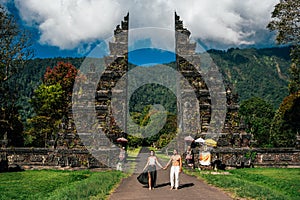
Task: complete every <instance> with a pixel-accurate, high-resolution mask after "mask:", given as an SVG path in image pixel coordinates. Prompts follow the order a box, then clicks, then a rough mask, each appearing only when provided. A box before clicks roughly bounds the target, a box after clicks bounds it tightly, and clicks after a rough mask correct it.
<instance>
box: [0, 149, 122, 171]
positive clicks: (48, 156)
mask: <svg viewBox="0 0 300 200" xmlns="http://www.w3.org/2000/svg"><path fill="white" fill-rule="evenodd" d="M104 151H110V152H104ZM111 151H114V150H101V155H112V154H113V155H114V156H110V157H109V156H107V158H101V160H105V159H106V160H105V162H104V163H106V164H108V165H109V166H114V164H116V163H117V159H118V154H119V152H118V151H114V152H111ZM111 157H113V158H114V159H111ZM108 159H111V160H108ZM0 163H1V166H0V171H8V170H9V167H16V166H19V167H20V168H23V169H30V168H39V167H45V168H46V167H47V168H53V169H60V168H61V169H64V168H71V169H88V168H107V167H108V166H107V165H104V164H103V163H101V162H99V161H98V160H97V159H95V158H94V157H93V156H92V155H91V154H90V153H89V152H88V151H87V150H84V149H48V148H1V149H0Z"/></svg>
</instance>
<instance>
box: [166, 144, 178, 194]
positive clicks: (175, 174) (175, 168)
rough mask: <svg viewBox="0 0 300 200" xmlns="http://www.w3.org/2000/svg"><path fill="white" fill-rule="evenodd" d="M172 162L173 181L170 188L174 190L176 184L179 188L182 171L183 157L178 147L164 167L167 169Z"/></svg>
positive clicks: (176, 187)
mask: <svg viewBox="0 0 300 200" xmlns="http://www.w3.org/2000/svg"><path fill="white" fill-rule="evenodd" d="M171 163H172V166H171V170H170V182H171V188H170V189H171V190H173V189H174V186H175V190H178V187H179V173H180V172H181V171H182V159H181V156H180V155H179V154H178V152H177V150H176V149H174V151H173V155H172V156H171V158H170V160H169V162H168V163H167V165H166V166H165V167H164V169H167V168H168V167H169V165H170V164H171Z"/></svg>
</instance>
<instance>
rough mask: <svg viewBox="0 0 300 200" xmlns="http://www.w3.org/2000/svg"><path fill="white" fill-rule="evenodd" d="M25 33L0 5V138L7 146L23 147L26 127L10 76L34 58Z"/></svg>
mask: <svg viewBox="0 0 300 200" xmlns="http://www.w3.org/2000/svg"><path fill="white" fill-rule="evenodd" d="M29 47H30V42H29V37H28V34H27V33H26V31H25V30H22V29H21V28H19V27H18V25H17V23H16V20H15V19H14V17H13V16H12V15H10V14H9V13H8V12H7V11H6V9H5V8H4V7H3V6H2V5H0V127H1V128H0V139H1V138H5V139H7V141H8V144H7V145H13V146H16V145H17V146H19V145H22V144H21V143H22V140H21V139H18V138H22V137H21V135H20V134H21V133H22V130H23V125H22V123H21V120H20V117H19V113H18V108H17V106H16V104H15V102H16V99H17V98H18V95H17V94H18V92H17V91H16V85H15V84H13V82H11V81H10V80H11V77H12V76H13V75H15V74H17V73H19V72H20V71H21V70H22V68H23V66H24V64H25V62H26V61H27V60H28V59H29V58H31V56H32V55H33V52H32V50H31V49H30V48H29Z"/></svg>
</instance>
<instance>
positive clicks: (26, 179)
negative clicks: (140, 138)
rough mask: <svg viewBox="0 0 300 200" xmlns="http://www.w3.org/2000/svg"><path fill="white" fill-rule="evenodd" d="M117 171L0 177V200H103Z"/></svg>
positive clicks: (117, 179) (117, 178)
mask: <svg viewBox="0 0 300 200" xmlns="http://www.w3.org/2000/svg"><path fill="white" fill-rule="evenodd" d="M125 176H126V175H125V174H124V173H122V172H119V171H103V172H91V171H88V170H84V171H57V170H33V171H23V172H11V173H1V174H0V199H1V200H6V199H10V200H11V199H18V200H19V199H34V200H36V199H47V200H48V199H49V200H50V199H60V200H63V199H65V200H67V199H72V200H73V199H106V198H107V197H108V195H109V193H110V191H111V190H112V189H113V188H114V187H115V185H117V184H118V183H119V182H120V180H121V179H122V178H123V177H125Z"/></svg>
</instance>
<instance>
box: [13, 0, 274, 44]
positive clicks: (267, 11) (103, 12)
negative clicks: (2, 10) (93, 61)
mask: <svg viewBox="0 0 300 200" xmlns="http://www.w3.org/2000/svg"><path fill="white" fill-rule="evenodd" d="M15 2H16V5H17V7H18V9H19V10H20V13H21V16H22V18H23V20H25V21H26V22H27V23H28V24H31V25H36V26H37V27H38V29H39V30H40V33H41V37H40V42H41V43H42V44H49V45H53V46H58V47H60V48H61V49H72V48H75V47H78V46H80V43H89V42H93V41H97V40H100V39H106V38H107V37H109V36H111V35H112V33H113V30H114V28H115V26H116V25H117V24H119V23H120V21H121V20H122V19H123V16H125V15H126V13H127V12H129V13H130V27H131V28H143V27H159V28H167V29H174V28H173V27H174V11H176V12H177V13H178V14H179V15H180V16H181V19H182V20H183V22H184V26H185V27H186V28H188V29H189V30H190V31H191V32H192V36H193V37H194V38H200V39H201V40H202V41H204V42H205V41H210V42H211V44H207V46H212V47H214V46H218V45H219V46H223V47H224V46H230V45H231V46H232V45H234V46H238V45H243V44H253V43H257V42H262V41H263V40H264V39H265V38H263V37H261V32H262V31H265V32H266V34H268V31H267V30H266V28H265V27H266V25H267V23H268V22H269V21H270V16H271V12H272V10H273V9H274V6H275V5H276V4H277V3H278V2H279V0H242V1H241V0H218V1H211V0H185V1H182V0H151V1H149V0H88V1H87V0H43V1H40V0H16V1H15ZM256 33H259V35H260V36H259V37H258V36H256ZM158 37H161V36H159V35H158Z"/></svg>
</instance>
